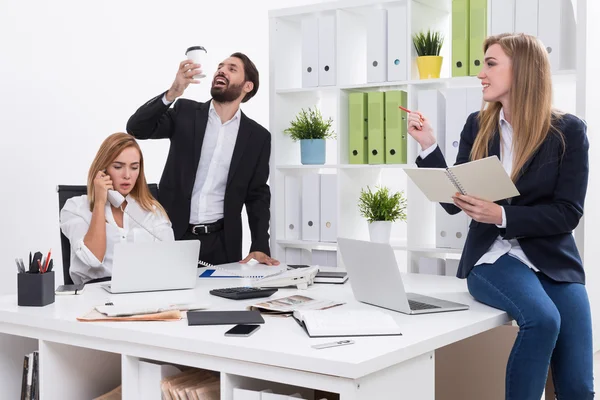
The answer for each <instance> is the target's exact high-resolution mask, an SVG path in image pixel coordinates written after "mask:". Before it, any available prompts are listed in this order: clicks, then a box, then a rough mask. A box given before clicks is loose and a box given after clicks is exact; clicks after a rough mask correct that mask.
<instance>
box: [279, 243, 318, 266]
mask: <svg viewBox="0 0 600 400" xmlns="http://www.w3.org/2000/svg"><path fill="white" fill-rule="evenodd" d="M285 263H286V264H308V265H311V264H312V253H311V252H310V250H306V249H297V248H294V247H286V249H285Z"/></svg>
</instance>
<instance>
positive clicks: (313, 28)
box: [301, 17, 319, 87]
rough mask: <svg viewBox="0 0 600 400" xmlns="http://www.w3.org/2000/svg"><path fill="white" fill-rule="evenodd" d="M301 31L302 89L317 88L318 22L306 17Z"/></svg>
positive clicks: (313, 18)
mask: <svg viewBox="0 0 600 400" xmlns="http://www.w3.org/2000/svg"><path fill="white" fill-rule="evenodd" d="M301 31H302V87H315V86H319V20H318V19H317V17H306V18H304V19H303V20H302V23H301Z"/></svg>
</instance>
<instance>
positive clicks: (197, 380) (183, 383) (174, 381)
mask: <svg viewBox="0 0 600 400" xmlns="http://www.w3.org/2000/svg"><path fill="white" fill-rule="evenodd" d="M160 386H161V391H162V398H163V399H165V400H175V399H177V400H179V399H186V400H220V399H221V382H220V380H219V374H218V373H215V372H211V371H206V370H202V369H195V368H192V369H188V370H186V371H184V372H181V373H179V374H176V375H173V376H170V377H168V378H165V379H163V380H162V381H161V384H160Z"/></svg>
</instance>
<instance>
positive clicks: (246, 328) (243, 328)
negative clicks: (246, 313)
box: [225, 325, 260, 337]
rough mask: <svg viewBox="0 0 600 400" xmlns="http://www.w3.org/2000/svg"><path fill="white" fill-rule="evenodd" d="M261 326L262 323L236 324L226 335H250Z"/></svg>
mask: <svg viewBox="0 0 600 400" xmlns="http://www.w3.org/2000/svg"><path fill="white" fill-rule="evenodd" d="M258 328H260V325H236V326H234V327H233V328H231V329H230V330H228V331H227V332H225V336H244V337H247V336H250V335H252V334H253V333H254V332H256V331H257V330H258Z"/></svg>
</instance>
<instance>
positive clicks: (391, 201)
mask: <svg viewBox="0 0 600 400" xmlns="http://www.w3.org/2000/svg"><path fill="white" fill-rule="evenodd" d="M358 208H359V210H360V213H361V215H362V216H363V217H364V218H366V219H367V221H368V222H369V236H370V238H371V241H372V242H380V243H389V242H390V234H391V231H392V223H393V222H394V221H397V220H400V221H406V198H405V197H404V192H396V193H390V191H389V189H388V188H387V187H382V188H377V191H375V192H372V191H371V188H370V187H369V186H367V190H364V189H361V190H360V198H359V201H358Z"/></svg>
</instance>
